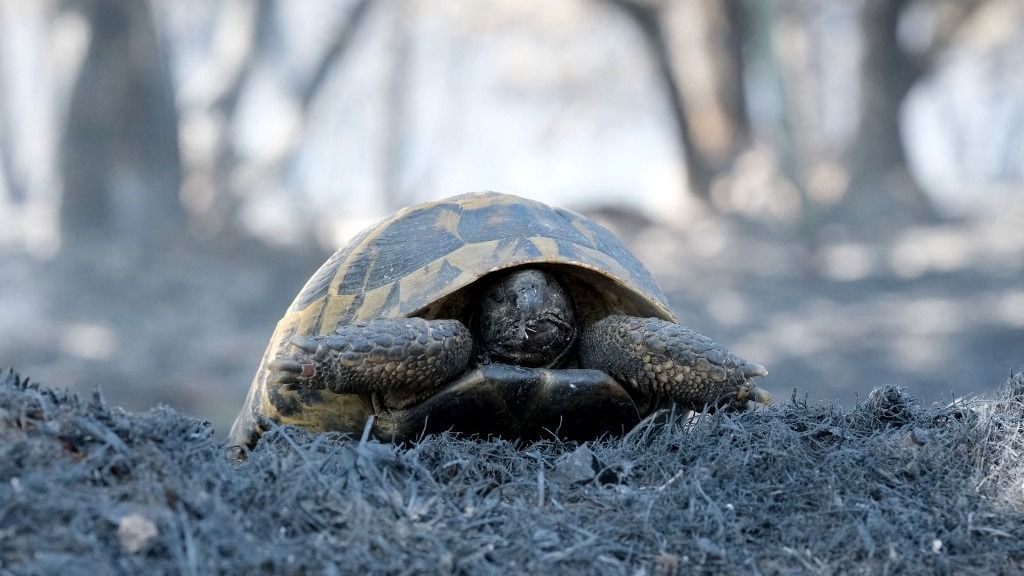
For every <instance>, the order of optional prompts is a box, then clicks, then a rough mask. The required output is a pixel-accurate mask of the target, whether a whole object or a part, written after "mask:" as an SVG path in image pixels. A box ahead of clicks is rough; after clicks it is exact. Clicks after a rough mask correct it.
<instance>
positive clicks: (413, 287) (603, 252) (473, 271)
mask: <svg viewBox="0 0 1024 576" xmlns="http://www.w3.org/2000/svg"><path fill="white" fill-rule="evenodd" d="M526 265H531V266H540V267H544V268H548V269H551V270H553V271H556V272H557V273H558V274H560V275H561V276H562V277H563V278H564V279H565V282H564V283H565V284H566V286H567V288H568V289H569V290H570V293H571V294H572V295H573V298H574V300H575V301H576V304H577V308H578V309H579V310H578V311H577V314H578V318H579V320H580V321H584V322H585V321H588V318H598V317H602V316H604V315H607V314H611V313H622V314H629V315H633V316H640V317H657V318H662V319H665V320H669V321H672V322H675V321H676V318H675V316H674V314H673V313H672V311H671V309H670V308H669V306H668V303H667V301H666V299H665V296H664V295H663V294H662V292H661V290H660V289H659V288H658V286H657V285H656V284H655V282H654V279H653V277H652V276H651V274H650V272H648V271H647V269H646V268H645V267H644V266H643V264H641V263H640V261H639V260H638V259H637V258H636V257H635V256H634V255H633V254H632V253H631V252H630V251H629V250H628V249H627V248H626V247H625V246H624V245H623V244H622V242H621V241H619V239H618V238H616V237H615V236H614V235H613V234H612V233H611V232H609V231H608V230H607V229H606V228H604V227H602V226H601V225H599V224H597V223H596V222H594V221H592V220H590V219H589V218H587V217H585V216H582V215H580V214H577V213H575V212H572V211H570V210H564V209H561V208H553V207H551V206H548V205H546V204H543V203H541V202H537V201H534V200H528V199H525V198H521V197H518V196H513V195H509V194H499V193H494V192H485V193H470V194H462V195H459V196H453V197H451V198H446V199H443V200H438V201H435V202H427V203H424V204H419V205H415V206H411V207H408V208H405V209H403V210H400V211H398V212H396V213H395V214H393V215H391V216H389V217H387V218H385V219H384V220H382V221H381V222H379V223H377V224H375V225H373V226H371V227H369V228H367V229H366V230H364V231H362V232H361V233H360V234H358V235H357V236H356V237H355V238H354V239H353V240H352V241H351V242H349V244H348V245H346V246H344V247H343V248H341V249H339V250H338V251H337V252H335V253H334V254H333V255H331V257H330V258H328V260H327V261H326V262H324V264H323V265H322V266H321V267H320V269H319V270H317V271H316V273H314V274H313V276H312V277H311V278H310V279H309V281H308V282H307V283H306V285H305V286H304V287H303V288H302V290H301V291H300V292H299V294H298V296H296V298H295V300H294V301H293V302H292V304H291V306H289V308H288V311H287V312H286V313H285V315H284V317H283V318H282V319H281V321H280V322H279V323H278V325H277V328H276V330H275V331H274V334H273V336H272V337H271V340H270V343H269V345H268V347H267V350H266V352H265V353H264V356H263V360H262V362H261V364H260V368H259V371H258V372H257V374H256V377H255V380H254V382H253V384H252V388H251V389H250V392H249V394H250V397H249V399H248V400H247V402H246V405H247V406H248V407H252V408H253V409H254V411H255V409H256V408H257V406H258V407H259V410H258V412H259V413H261V414H262V415H264V416H267V415H269V416H270V417H271V418H272V419H274V420H277V421H279V422H281V423H287V424H295V425H299V426H303V427H306V428H309V429H311V430H349V431H354V432H358V431H359V430H361V429H362V426H363V423H364V421H365V418H366V416H368V415H370V414H372V413H373V412H374V408H373V407H372V405H371V404H372V401H371V400H370V399H369V398H362V397H359V396H357V395H352V394H333V393H331V392H326V391H312V390H291V389H289V390H284V389H268V387H267V376H268V370H267V363H268V362H270V361H271V360H273V359H275V358H277V357H278V356H279V355H282V354H284V353H286V352H287V349H288V348H289V344H288V341H289V339H290V338H291V337H292V336H295V335H307V336H312V335H326V334H330V333H331V332H333V331H334V330H335V329H336V328H337V327H338V326H343V325H347V324H352V323H356V322H360V321H366V320H372V319H376V318H401V317H421V318H427V319H434V318H459V319H464V320H465V319H466V318H467V314H469V312H468V309H470V308H472V306H467V305H466V304H467V303H468V302H470V301H472V299H473V297H474V294H473V287H474V285H475V284H477V281H478V280H480V279H481V278H483V277H484V276H486V275H488V274H491V273H493V272H497V271H500V270H506V269H509V268H514V267H519V266H526ZM467 325H468V324H467ZM243 416H244V415H243ZM253 418H256V414H253ZM243 420H244V418H243V417H242V416H240V417H239V422H236V424H235V426H236V429H237V428H238V427H239V426H240V425H241V424H244V423H243V422H242V421H243ZM240 432H241V431H240V430H233V431H232V436H233V437H234V436H237V434H238V433H240Z"/></svg>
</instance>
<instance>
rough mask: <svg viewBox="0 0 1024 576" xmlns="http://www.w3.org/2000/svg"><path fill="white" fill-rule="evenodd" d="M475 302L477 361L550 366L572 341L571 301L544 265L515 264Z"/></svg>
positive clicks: (568, 347)
mask: <svg viewBox="0 0 1024 576" xmlns="http://www.w3.org/2000/svg"><path fill="white" fill-rule="evenodd" d="M477 306H478V309H477V311H476V314H475V315H474V317H475V319H476V321H475V324H476V327H475V328H476V330H475V331H476V336H477V339H478V341H477V361H478V362H479V363H481V364H489V363H491V362H501V363H506V364H514V365H516V366H526V367H531V368H537V367H553V366H556V365H557V364H558V363H559V362H560V361H561V360H562V359H563V358H564V357H565V356H566V354H567V353H568V352H569V350H570V348H572V345H573V343H574V342H575V341H576V318H575V314H574V313H573V304H572V300H571V299H570V298H569V294H568V293H567V292H566V290H565V288H563V287H562V285H561V284H560V283H559V281H558V279H557V278H555V277H554V276H553V275H552V274H550V273H548V272H545V271H543V270H538V269H535V268H526V269H518V270H513V271H511V272H508V273H505V274H502V275H499V276H497V277H496V278H494V279H492V280H491V281H490V282H488V283H487V284H486V285H485V286H484V287H483V289H482V291H481V293H480V297H479V300H478V304H477Z"/></svg>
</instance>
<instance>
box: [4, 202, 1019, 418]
mask: <svg viewBox="0 0 1024 576" xmlns="http://www.w3.org/2000/svg"><path fill="white" fill-rule="evenodd" d="M599 218H600V219H601V221H603V222H605V223H606V224H608V225H609V226H610V227H611V228H612V229H613V230H614V231H615V232H616V233H618V234H619V235H620V236H621V237H622V238H623V239H624V241H625V242H626V243H627V244H628V245H629V246H630V247H631V248H633V249H634V251H635V252H636V253H637V255H638V256H639V257H640V259H641V260H642V261H644V262H645V263H647V264H648V266H649V268H650V269H651V270H652V272H653V273H654V276H655V278H656V279H657V280H658V282H659V283H660V284H661V286H662V288H663V289H664V291H665V292H666V294H667V295H668V298H669V301H670V303H671V304H672V306H673V308H674V309H675V310H676V311H677V312H678V314H679V316H680V318H681V319H682V321H683V323H684V324H686V325H688V326H690V327H692V328H695V329H697V330H698V331H700V332H703V333H705V334H707V335H709V336H711V337H713V338H714V339H715V340H717V341H719V342H720V343H722V344H725V345H727V346H728V347H729V348H730V349H732V350H733V351H735V352H737V353H739V354H740V355H741V356H743V357H745V358H747V359H750V360H754V361H757V362H760V363H762V364H764V365H766V366H767V367H768V369H769V372H770V374H769V376H768V377H767V378H765V379H764V380H763V381H762V385H763V386H764V387H765V388H767V389H768V390H769V391H771V392H772V393H773V394H774V395H775V396H776V397H777V398H787V397H789V396H790V395H791V394H792V392H793V391H794V390H797V392H798V395H799V396H801V397H802V396H803V395H805V394H806V395H807V397H808V399H809V400H810V401H811V402H812V403H813V402H820V401H837V402H839V403H840V404H841V405H842V406H845V407H850V406H853V405H854V404H855V403H856V402H857V401H858V400H863V399H864V398H865V397H866V395H867V394H868V393H869V392H870V390H871V389H873V388H875V387H878V386H881V385H889V384H892V385H899V386H902V387H904V388H905V389H907V390H908V391H909V392H910V393H911V394H913V395H914V396H915V397H917V398H919V399H920V400H921V401H922V402H923V403H931V402H948V401H950V400H952V399H953V398H955V397H958V396H961V395H970V394H975V393H979V392H983V391H988V390H991V387H992V385H993V383H994V382H999V381H1001V380H1002V379H1004V378H1005V377H1006V374H1007V372H1008V370H1010V369H1013V368H1021V367H1024V234H1022V233H1021V230H1024V210H1022V209H1020V208H1017V209H1011V207H1008V208H1007V209H1006V210H1004V211H1003V212H1002V213H1000V214H997V215H991V216H987V217H982V218H979V219H977V220H971V221H962V222H945V223H933V224H929V225H915V226H910V225H901V226H888V227H887V228H882V229H880V230H877V229H867V228H865V227H863V226H855V225H853V224H850V223H846V224H835V225H830V226H821V227H820V228H819V230H818V231H817V232H816V234H815V235H814V238H816V240H815V241H814V242H810V241H808V240H807V239H806V238H805V237H804V236H801V235H800V234H796V233H794V232H793V230H792V229H783V228H780V227H774V228H773V225H772V224H771V223H770V222H758V221H753V220H744V219H741V218H709V219H697V220H694V221H691V222H686V223H678V224H675V225H672V226H670V225H666V224H656V223H653V222H650V221H646V220H644V219H642V218H638V217H636V216H635V215H633V216H631V215H629V214H623V213H610V212H606V213H604V214H602V215H599ZM326 257H327V252H326V251H324V250H319V249H316V248H310V247H305V248H302V249H294V250H290V251H285V250H275V249H270V248H267V247H265V246H263V245H262V244H261V243H259V242H257V241H243V240H234V241H230V242H229V241H223V240H221V241H217V242H207V243H200V242H196V241H182V243H181V244H179V245H174V246H168V247H166V249H165V250H164V251H163V252H162V253H160V254H156V255H141V254H138V253H133V252H132V246H131V243H128V242H123V243H120V244H119V245H118V246H117V247H108V248H106V249H103V250H95V249H94V250H88V249H84V248H83V247H80V246H75V247H70V248H69V249H68V250H67V251H65V252H64V253H63V254H62V255H61V256H60V257H58V258H56V259H54V260H48V261H40V260H36V259H33V258H30V257H29V256H27V255H25V254H22V253H9V252H8V253H3V254H2V255H0V277H2V278H3V279H4V282H0V368H6V367H14V368H16V369H17V370H19V371H21V372H22V373H25V374H29V375H31V376H32V377H33V379H36V380H38V381H40V382H42V383H44V384H46V385H50V386H54V387H59V388H65V387H66V388H68V389H70V390H72V391H75V392H78V393H82V394H88V393H90V392H91V391H92V390H93V389H94V388H95V387H96V386H101V387H102V390H103V393H104V394H105V396H106V397H107V398H108V399H110V401H111V403H113V404H115V405H118V406H122V407H125V408H127V409H131V410H136V411H141V410H145V409H147V408H149V407H150V406H152V405H154V404H155V403H157V402H164V403H167V404H169V405H171V406H174V407H176V408H178V409H180V410H182V411H184V412H185V413H188V414H192V415H196V416H198V417H201V418H204V419H206V420H210V421H211V422H213V424H214V427H215V428H216V430H217V434H218V435H219V436H220V437H223V436H224V435H225V434H226V432H227V428H228V427H229V426H230V423H231V420H232V419H233V418H234V416H235V414H236V413H237V410H238V408H239V406H240V405H241V402H242V399H243V398H244V395H245V391H246V389H247V388H248V385H249V381H250V379H251V377H252V374H253V373H254V372H255V369H256V365H257V363H258V361H259V358H260V356H261V354H262V352H263V348H264V346H265V345H266V342H267V339H268V338H269V336H270V333H271V332H272V331H273V328H274V325H275V323H276V322H277V320H278V318H279V317H280V315H281V313H282V312H283V311H284V309H285V308H286V307H287V306H288V304H289V302H290V301H291V299H292V298H293V297H294V295H295V294H296V293H297V292H298V290H299V289H300V287H301V286H302V285H303V283H304V282H305V281H306V279H307V278H308V277H309V275H310V274H311V273H312V272H313V271H314V270H315V269H316V268H317V267H318V266H319V265H320V263H321V262H322V261H323V260H324V259H325V258H326Z"/></svg>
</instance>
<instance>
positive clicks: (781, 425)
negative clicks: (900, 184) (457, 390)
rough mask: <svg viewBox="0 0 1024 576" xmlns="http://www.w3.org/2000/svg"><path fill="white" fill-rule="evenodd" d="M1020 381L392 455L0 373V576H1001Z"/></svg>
mask: <svg viewBox="0 0 1024 576" xmlns="http://www.w3.org/2000/svg"><path fill="white" fill-rule="evenodd" d="M1022 430H1024V376H1022V375H1017V376H1014V377H1012V378H1011V379H1010V380H1009V381H1008V382H1007V383H1006V385H1005V386H1003V387H1002V388H1001V389H999V390H998V391H994V392H993V394H991V395H990V397H989V399H987V400H986V399H983V398H971V399H967V400H963V401H961V402H958V403H955V404H952V405H947V406H936V405H933V406H931V407H926V406H923V405H921V404H919V403H918V402H917V401H915V399H914V398H913V397H912V396H910V395H908V394H907V393H906V392H904V391H903V390H901V389H899V388H896V387H883V388H879V389H876V390H875V391H874V392H872V393H871V394H869V395H868V396H867V397H866V399H865V400H864V401H863V402H861V403H859V404H857V405H856V406H854V407H852V408H851V409H844V408H842V407H840V406H839V405H837V404H829V403H821V404H808V403H806V402H803V401H801V400H800V399H799V398H796V399H794V400H793V401H792V402H789V403H783V404H781V405H777V406H774V407H771V408H769V409H763V410H757V411H753V412H746V413H740V414H736V413H728V414H727V413H717V414H712V415H708V414H704V415H701V416H700V417H698V418H696V419H694V420H691V421H690V422H688V423H686V422H682V421H680V420H678V419H676V420H672V419H669V420H668V421H667V423H662V424H655V423H646V424H642V425H641V426H639V427H638V428H637V429H635V430H634V431H632V432H631V433H630V434H628V435H627V436H626V437H624V438H621V439H606V440H601V441H596V442H591V443H586V444H581V445H576V444H565V443H561V442H558V441H541V442H538V443H533V444H528V445H515V444H512V443H509V442H507V441H501V440H479V441H478V440H472V439H457V438H452V437H450V436H447V435H441V436H432V437H428V438H426V439H423V440H422V441H421V442H420V443H417V444H414V445H412V446H407V447H396V446H393V445H382V444H378V443H376V442H373V441H369V442H367V441H359V440H346V439H343V438H340V437H338V436H333V435H321V436H319V437H311V436H310V435H308V434H306V433H304V432H303V431H301V430H297V429H292V428H280V429H276V430H274V431H272V432H271V433H269V434H268V435H267V436H265V438H264V439H263V440H262V441H261V442H260V444H259V445H257V447H256V448H255V450H254V451H253V452H252V453H251V454H249V457H248V459H247V460H246V461H244V462H242V463H237V462H234V461H232V460H230V459H229V458H227V456H226V453H225V451H224V448H223V446H222V444H221V442H220V441H219V440H218V438H217V434H216V433H215V431H214V429H213V428H212V427H211V425H210V423H209V422H206V421H203V420H199V419H195V418H191V417H188V416H185V415H183V414H182V413H181V412H178V411H176V410H174V409H171V408H168V407H163V406H158V407H155V408H151V409H149V410H147V411H145V412H143V413H138V414H136V413H130V412H125V411H123V410H121V409H119V408H114V407H111V406H110V405H108V404H107V403H106V402H104V401H103V400H102V398H101V397H100V396H99V395H98V394H97V395H94V396H93V397H92V398H91V399H80V398H78V397H76V396H74V395H69V394H67V393H63V392H55V391H53V390H51V389H47V388H37V387H36V386H35V385H31V384H26V382H25V381H24V380H22V379H19V378H18V377H17V376H16V375H14V374H13V373H8V374H4V375H2V376H0V574H56V573H61V574H115V573H125V574H139V573H147V574H213V573H228V574H250V573H273V574H303V573H323V574H341V573H363V572H369V573H394V574H403V573H444V574H448V573H458V574H462V573H470V574H491V573H494V574H499V573H502V574H503V573H509V572H528V573H540V574H563V573H565V574H572V573H578V574H595V573H607V574H677V573H685V574H689V573H708V574H711V573H714V574H718V573H752V574H833V573H843V574H905V573H915V574H916V573H922V574H1018V573H1020V572H1021V571H1022V570H1024V464H1022V462H1024V432H1022Z"/></svg>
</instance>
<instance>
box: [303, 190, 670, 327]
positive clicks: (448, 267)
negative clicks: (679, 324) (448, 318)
mask: <svg viewBox="0 0 1024 576" xmlns="http://www.w3.org/2000/svg"><path fill="white" fill-rule="evenodd" d="M353 244H355V245H352V244H350V245H349V246H348V247H346V248H343V249H342V251H345V252H348V253H347V254H346V257H345V258H344V259H342V261H340V262H338V269H337V273H336V277H335V279H334V282H333V284H334V289H333V290H330V291H329V293H328V294H327V299H328V300H329V301H330V300H335V299H338V298H339V297H345V296H349V298H344V301H345V302H346V304H345V305H344V306H339V305H338V304H340V302H337V303H328V304H327V306H326V309H327V313H326V314H325V315H324V318H323V324H322V326H319V327H318V328H319V332H320V333H322V334H326V333H328V332H330V331H333V330H334V328H336V327H337V326H338V325H339V324H343V323H347V322H354V321H361V320H370V319H373V318H379V317H382V316H386V315H389V314H394V313H396V312H397V314H399V315H409V314H411V313H414V312H416V311H418V310H420V309H422V308H424V307H425V306H427V305H429V304H430V303H431V302H433V301H434V300H437V299H439V298H443V297H445V296H448V295H449V294H451V293H453V292H455V291H456V290H458V289H460V288H462V287H464V286H466V285H468V284H470V283H472V282H474V281H475V280H477V279H479V278H480V277H481V276H483V275H485V274H488V273H490V272H494V271H497V270H501V269H504V268H510V267H513V266H519V265H524V264H531V263H547V264H562V265H576V266H581V267H583V268H588V269H590V270H594V271H598V272H601V273H603V274H604V275H606V276H608V277H610V278H612V279H613V280H615V281H616V283H617V284H621V285H622V287H623V288H624V289H628V290H631V291H633V292H636V293H638V295H640V296H642V297H643V298H644V299H646V300H648V301H650V303H651V304H652V308H654V309H656V310H657V311H658V312H659V314H657V315H659V316H663V317H667V318H671V312H670V311H669V307H668V305H667V303H666V302H665V297H664V295H662V293H661V291H660V290H659V289H658V287H657V285H656V284H655V283H654V279H653V278H652V277H651V275H650V273H649V272H648V271H647V270H646V269H645V268H644V267H643V265H642V264H641V263H640V262H639V261H638V260H637V259H636V257H634V256H633V255H632V253H630V252H629V250H628V249H626V247H625V246H623V245H622V243H621V242H620V241H619V240H618V239H617V238H615V237H614V236H613V235H612V234H611V232H609V231H608V230H606V229H605V228H603V227H601V226H600V225H598V224H596V223H595V222H593V221H591V220H590V219H588V218H585V217H583V216H580V215H579V214H576V213H573V212H570V211H568V210H562V209H557V210H556V209H554V208H551V207H549V206H547V205H545V204H542V203H540V202H536V201H532V200H526V199H523V198H519V197H517V196H511V195H506V194H497V193H477V194H464V195H461V196H455V197H453V198H449V199H446V200H442V201H439V202H433V203H427V204H421V205H418V206H413V207H410V208H407V209H405V210H403V211H401V212H399V213H397V214H395V215H394V216H393V217H392V218H389V219H387V220H385V221H384V222H381V223H380V224H378V225H376V226H374V227H372V228H371V229H370V230H368V231H367V232H366V233H365V235H364V236H363V238H362V241H361V242H354V243H353ZM396 282H397V283H399V286H400V289H399V291H398V300H399V302H400V305H399V307H398V309H397V310H396V309H395V308H394V307H391V306H388V307H384V306H382V304H383V303H384V302H387V303H388V304H393V303H394V295H395V293H394V292H393V290H392V289H391V288H388V289H387V292H386V293H387V294H388V295H389V296H391V297H390V298H386V299H384V298H371V297H370V294H369V293H372V292H377V291H379V290H381V289H382V288H383V287H384V286H390V285H392V284H393V283H396ZM359 295H366V296H364V297H359Z"/></svg>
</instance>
